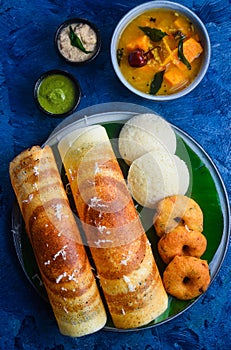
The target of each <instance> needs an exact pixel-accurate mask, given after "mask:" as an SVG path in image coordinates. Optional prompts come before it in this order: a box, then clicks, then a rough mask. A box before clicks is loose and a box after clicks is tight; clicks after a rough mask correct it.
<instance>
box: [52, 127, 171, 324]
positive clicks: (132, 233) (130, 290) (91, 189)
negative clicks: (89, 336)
mask: <svg viewBox="0 0 231 350" xmlns="http://www.w3.org/2000/svg"><path fill="white" fill-rule="evenodd" d="M58 149H59V152H60V154H61V158H62V161H63V164H64V167H65V170H66V173H67V176H68V180H69V182H70V186H71V190H72V194H73V197H74V201H75V205H76V209H77V211H78V215H79V218H80V220H81V223H82V225H83V229H84V232H85V234H86V238H87V243H88V245H89V247H90V250H91V253H92V256H93V259H94V263H95V265H96V269H97V273H98V277H99V279H100V284H101V286H102V289H103V293H104V296H105V299H106V302H107V305H108V308H109V311H110V314H111V316H112V319H113V322H114V325H115V327H117V328H123V329H128V328H135V327H139V326H142V325H145V324H147V323H149V322H150V321H152V320H153V319H155V318H156V317H158V316H159V315H160V314H161V313H163V312H164V311H165V309H166V308H167V303H168V298H167V294H166V292H165V290H164V287H163V284H162V281H161V277H160V275H159V271H158V268H157V265H156V263H155V260H154V257H153V254H152V249H151V246H150V243H149V241H148V239H147V236H146V234H145V232H144V229H143V227H142V224H141V221H140V219H139V216H138V214H137V211H136V209H135V206H134V203H133V200H132V198H131V195H130V193H129V191H128V189H127V186H126V183H125V180H124V178H123V174H122V172H121V169H120V166H119V163H118V161H117V159H116V156H115V154H114V151H113V149H112V146H111V142H110V140H109V138H108V135H107V133H106V130H105V128H104V127H102V126H100V125H94V126H89V127H86V128H83V129H76V130H74V131H72V132H71V133H69V134H68V135H67V136H65V137H63V138H62V139H61V141H60V142H59V145H58Z"/></svg>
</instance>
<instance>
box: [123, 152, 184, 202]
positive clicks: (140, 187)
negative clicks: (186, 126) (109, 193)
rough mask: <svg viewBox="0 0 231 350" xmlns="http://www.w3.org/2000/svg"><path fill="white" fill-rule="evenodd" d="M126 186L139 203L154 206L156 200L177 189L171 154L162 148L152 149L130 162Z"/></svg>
mask: <svg viewBox="0 0 231 350" xmlns="http://www.w3.org/2000/svg"><path fill="white" fill-rule="evenodd" d="M127 182H128V188H129V190H130V192H131V195H132V196H133V198H134V199H135V200H136V201H137V203H139V204H140V205H142V206H144V207H148V208H154V207H155V205H156V204H157V202H159V201H160V200H161V199H163V198H164V197H166V196H171V195H175V194H177V193H178V191H179V178H178V171H177V167H176V164H175V161H174V159H173V155H171V154H170V153H169V152H168V151H166V150H165V149H164V148H163V149H162V151H160V150H158V151H156V150H152V151H150V152H148V153H145V154H144V155H143V156H141V157H139V158H137V159H136V160H134V162H132V164H131V166H130V168H129V172H128V177H127Z"/></svg>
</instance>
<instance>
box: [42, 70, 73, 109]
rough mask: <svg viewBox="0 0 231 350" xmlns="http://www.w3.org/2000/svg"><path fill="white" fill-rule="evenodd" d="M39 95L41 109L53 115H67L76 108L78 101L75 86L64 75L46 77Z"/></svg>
mask: <svg viewBox="0 0 231 350" xmlns="http://www.w3.org/2000/svg"><path fill="white" fill-rule="evenodd" d="M37 94H38V101H39V103H40V105H41V107H42V108H43V109H45V110H46V111H47V112H50V113H53V114H63V113H67V112H68V111H70V110H71V109H72V108H73V107H74V106H75V104H76V100H77V96H76V88H75V84H74V83H73V81H72V80H71V79H70V78H69V77H67V76H65V75H62V74H52V75H48V76H47V77H45V78H44V79H43V80H42V82H41V83H40V85H39V88H38V92H37Z"/></svg>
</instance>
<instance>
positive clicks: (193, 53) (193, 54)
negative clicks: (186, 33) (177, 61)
mask: <svg viewBox="0 0 231 350" xmlns="http://www.w3.org/2000/svg"><path fill="white" fill-rule="evenodd" d="M183 48H184V56H185V57H186V59H187V60H188V62H189V63H192V62H193V61H194V60H195V59H196V58H197V57H198V56H199V55H200V54H201V53H202V52H203V48H202V46H201V44H200V43H198V42H197V41H196V40H195V39H193V38H189V39H187V40H185V42H184V44H183Z"/></svg>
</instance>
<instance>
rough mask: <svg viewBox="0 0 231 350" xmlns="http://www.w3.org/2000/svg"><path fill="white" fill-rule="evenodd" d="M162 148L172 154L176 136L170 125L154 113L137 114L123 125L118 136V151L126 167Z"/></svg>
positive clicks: (174, 148) (174, 149)
mask: <svg viewBox="0 0 231 350" xmlns="http://www.w3.org/2000/svg"><path fill="white" fill-rule="evenodd" d="M163 147H165V148H166V149H167V150H168V151H169V152H170V153H171V154H174V153H175V151H176V135H175V133H174V131H173V129H172V127H171V126H170V124H169V123H168V122H167V121H166V120H164V119H163V118H162V117H160V116H158V115H156V114H154V113H145V114H137V115H136V116H134V117H133V118H131V119H129V120H128V121H127V122H126V123H125V124H124V126H123V128H122V129H121V132H120V134H119V151H120V154H121V157H122V158H123V159H124V160H125V162H126V163H127V164H128V165H130V164H131V163H132V162H133V161H134V160H135V159H137V158H139V157H141V156H142V155H144V154H145V153H147V152H149V151H151V150H156V151H157V150H161V149H162V148H163Z"/></svg>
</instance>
